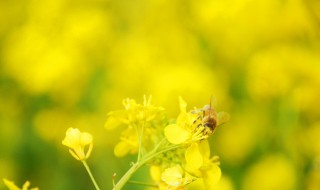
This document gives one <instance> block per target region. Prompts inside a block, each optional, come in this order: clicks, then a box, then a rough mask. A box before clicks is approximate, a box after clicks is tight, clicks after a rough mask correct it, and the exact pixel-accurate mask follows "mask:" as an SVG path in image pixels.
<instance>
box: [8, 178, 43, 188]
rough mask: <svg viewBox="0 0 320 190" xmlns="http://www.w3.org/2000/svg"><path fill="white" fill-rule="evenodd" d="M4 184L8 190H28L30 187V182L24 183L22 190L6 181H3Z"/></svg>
mask: <svg viewBox="0 0 320 190" xmlns="http://www.w3.org/2000/svg"><path fill="white" fill-rule="evenodd" d="M3 182H4V184H5V185H6V186H7V187H8V188H9V190H28V189H29V186H30V182H29V181H26V182H25V183H24V184H23V186H22V189H20V188H19V187H17V186H16V185H15V184H14V182H12V181H9V180H7V179H3ZM30 190H39V188H37V187H35V188H31V189H30Z"/></svg>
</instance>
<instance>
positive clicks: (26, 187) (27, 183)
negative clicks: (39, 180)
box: [22, 181, 30, 190]
mask: <svg viewBox="0 0 320 190" xmlns="http://www.w3.org/2000/svg"><path fill="white" fill-rule="evenodd" d="M29 186H30V182H29V181H26V182H25V183H24V184H23V186H22V190H28V189H29Z"/></svg>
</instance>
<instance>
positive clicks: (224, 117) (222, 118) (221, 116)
mask: <svg viewBox="0 0 320 190" xmlns="http://www.w3.org/2000/svg"><path fill="white" fill-rule="evenodd" d="M217 119H218V124H217V125H218V126H219V125H222V124H224V123H226V122H227V121H229V119H230V115H229V114H228V113H227V112H224V111H222V112H219V113H218V114H217Z"/></svg>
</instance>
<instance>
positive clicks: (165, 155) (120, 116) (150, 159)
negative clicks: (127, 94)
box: [106, 97, 229, 190]
mask: <svg viewBox="0 0 320 190" xmlns="http://www.w3.org/2000/svg"><path fill="white" fill-rule="evenodd" d="M179 104H180V114H179V116H178V117H177V119H176V120H175V122H173V123H172V122H171V123H170V122H169V120H168V119H167V118H166V117H164V115H163V112H164V109H163V108H161V107H155V106H152V105H151V104H150V98H149V99H148V100H146V98H145V99H144V104H137V103H136V101H135V100H132V99H126V100H124V106H125V110H120V111H115V112H111V113H109V114H108V119H107V122H106V128H108V129H113V128H114V127H115V126H116V125H119V124H120V123H123V124H126V125H127V128H126V129H125V130H124V131H123V132H122V134H121V137H120V142H119V143H118V144H117V145H116V146H115V151H114V152H115V155H116V156H124V155H126V154H127V153H131V154H135V153H137V152H138V161H137V164H138V165H139V160H141V162H143V163H145V162H147V163H148V165H149V166H151V167H150V174H151V177H152V178H153V179H154V180H155V181H156V182H157V186H158V188H159V189H160V190H162V189H163V190H164V189H169V190H181V189H186V187H187V185H188V184H190V183H192V182H193V181H195V180H197V179H200V178H201V179H202V180H203V182H204V186H205V188H206V189H212V187H213V186H214V185H215V184H216V183H217V182H218V181H219V179H220V176H221V170H220V168H219V159H218V157H217V156H213V157H211V156H210V147H209V143H208V140H207V139H208V138H209V137H210V136H211V135H212V134H213V133H214V131H215V129H216V127H217V126H218V125H221V124H223V123H224V122H226V121H227V120H228V119H229V115H228V114H227V113H225V112H219V113H217V112H216V111H215V110H214V109H213V108H211V105H210V106H205V107H204V108H203V109H195V110H191V111H189V112H188V111H187V103H186V102H185V101H184V100H183V99H182V98H181V97H180V98H179ZM141 142H142V143H141ZM141 150H142V151H143V152H144V154H142V155H139V154H140V153H141Z"/></svg>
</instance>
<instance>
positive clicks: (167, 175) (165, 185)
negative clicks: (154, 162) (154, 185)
mask: <svg viewBox="0 0 320 190" xmlns="http://www.w3.org/2000/svg"><path fill="white" fill-rule="evenodd" d="M161 181H162V182H161V183H160V184H159V186H160V189H170V190H183V189H186V186H187V185H188V184H189V183H191V182H192V181H194V178H193V177H191V176H190V175H188V174H187V173H185V172H184V170H183V169H182V168H181V166H180V165H176V166H173V167H170V168H167V169H165V170H164V171H163V172H162V174H161Z"/></svg>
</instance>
